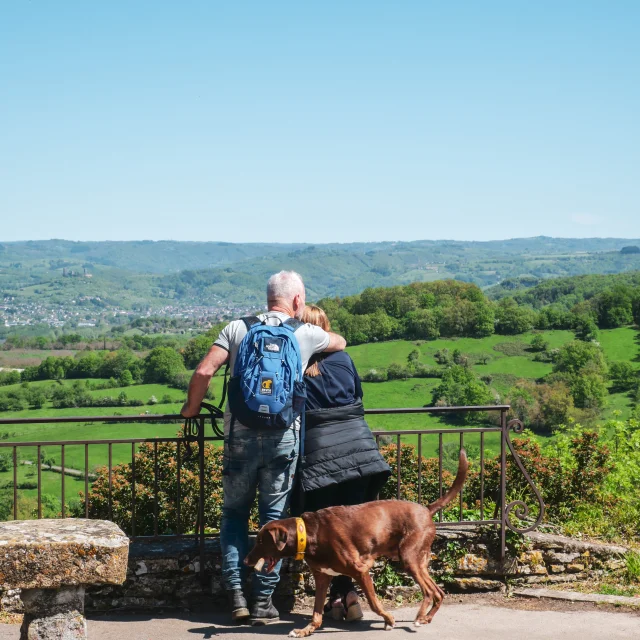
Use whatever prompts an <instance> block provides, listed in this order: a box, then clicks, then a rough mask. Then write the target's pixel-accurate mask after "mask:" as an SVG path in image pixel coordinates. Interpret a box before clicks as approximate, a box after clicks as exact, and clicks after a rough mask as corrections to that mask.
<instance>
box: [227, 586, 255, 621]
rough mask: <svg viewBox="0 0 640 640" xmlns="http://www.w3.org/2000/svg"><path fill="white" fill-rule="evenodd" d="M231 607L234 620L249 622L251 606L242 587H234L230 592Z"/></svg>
mask: <svg viewBox="0 0 640 640" xmlns="http://www.w3.org/2000/svg"><path fill="white" fill-rule="evenodd" d="M227 595H228V597H229V607H230V609H231V619H232V620H233V621H234V622H248V619H249V616H250V615H251V614H250V613H249V608H248V607H247V601H246V599H245V597H244V594H243V593H242V589H234V590H233V591H229V592H228V594H227Z"/></svg>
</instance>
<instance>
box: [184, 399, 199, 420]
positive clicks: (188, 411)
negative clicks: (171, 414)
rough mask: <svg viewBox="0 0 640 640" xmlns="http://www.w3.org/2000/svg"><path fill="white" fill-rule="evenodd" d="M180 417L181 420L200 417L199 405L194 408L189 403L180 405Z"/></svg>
mask: <svg viewBox="0 0 640 640" xmlns="http://www.w3.org/2000/svg"><path fill="white" fill-rule="evenodd" d="M180 415H181V416H182V417H183V418H194V417H195V416H197V415H200V403H198V404H197V405H195V406H191V404H190V403H189V401H187V402H185V403H184V404H183V405H182V409H180Z"/></svg>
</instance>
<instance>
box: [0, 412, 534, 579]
mask: <svg viewBox="0 0 640 640" xmlns="http://www.w3.org/2000/svg"><path fill="white" fill-rule="evenodd" d="M208 409H209V411H207V412H204V413H202V414H201V415H199V416H197V417H196V418H194V419H192V420H189V421H186V423H185V420H184V418H182V417H181V416H180V415H174V414H171V415H155V414H152V415H147V414H145V415H130V416H121V415H116V416H65V417H58V418H50V417H43V418H8V419H7V418H4V419H0V428H1V427H3V426H9V425H12V426H19V425H32V424H48V425H55V424H63V423H111V424H122V423H137V424H144V423H147V424H148V423H156V424H157V423H169V424H171V423H173V424H176V427H177V428H178V425H179V424H184V428H183V430H182V435H181V436H174V437H159V438H114V439H100V440H97V439H80V440H39V441H8V440H0V454H2V452H3V451H6V450H9V451H10V452H11V455H10V464H9V467H10V469H11V477H12V481H10V482H9V484H10V486H11V488H12V504H11V507H10V509H9V517H11V516H12V517H13V518H14V519H18V517H19V492H20V491H21V489H20V488H19V483H18V469H19V465H18V453H19V451H21V450H22V449H25V448H27V449H30V450H31V451H33V450H34V449H35V465H36V467H37V471H36V488H37V493H36V496H37V501H36V504H37V507H36V509H35V513H33V517H37V518H42V517H43V510H42V472H43V471H47V470H49V469H50V468H51V469H55V470H56V471H58V472H59V473H60V492H61V501H60V512H59V515H60V516H61V517H63V518H64V517H67V516H68V513H67V511H68V509H67V506H66V493H65V477H66V476H67V474H69V473H71V472H73V475H75V476H76V478H78V477H80V478H81V479H82V480H83V482H84V492H83V493H84V509H83V512H84V515H85V517H89V516H90V492H89V488H90V484H91V483H92V478H93V477H95V476H94V475H93V471H92V469H91V468H90V450H91V449H90V448H92V447H93V448H95V447H100V446H102V447H106V456H104V458H105V459H103V460H102V462H103V463H104V465H103V466H104V467H105V468H106V473H107V474H108V477H107V478H106V482H107V486H108V512H107V516H108V518H109V519H114V512H113V501H112V496H113V470H114V460H113V450H114V447H116V446H117V447H120V448H121V447H123V446H124V447H127V450H128V451H129V450H130V463H129V462H128V458H129V455H128V454H127V456H126V460H127V461H125V459H123V458H122V456H120V457H119V458H120V460H121V464H122V463H124V464H125V465H126V464H130V467H129V471H130V485H131V486H130V490H131V509H130V527H129V529H130V531H129V533H130V535H131V537H132V538H133V539H140V538H143V539H144V538H160V537H163V538H165V537H179V538H192V539H195V540H197V542H198V544H199V548H200V553H201V555H202V556H203V555H204V545H205V538H206V537H207V536H208V535H213V534H211V533H208V532H207V523H206V521H205V501H206V495H205V484H206V477H205V445H206V444H207V443H216V442H218V443H220V442H221V441H222V440H223V434H222V431H221V429H220V426H219V425H218V423H217V420H216V419H217V418H218V419H219V418H220V415H219V413H216V412H215V411H216V410H214V409H213V408H211V407H208ZM508 410H509V406H508V405H489V406H469V407H421V408H405V409H369V410H367V411H366V414H367V416H387V417H391V416H400V417H401V416H407V415H410V414H435V415H436V416H445V415H447V416H450V415H452V414H457V415H458V416H459V415H468V414H470V413H478V412H482V413H483V414H492V413H493V414H497V416H496V418H497V419H496V420H494V423H493V424H491V423H488V426H487V421H484V423H483V424H482V426H472V425H469V424H463V426H455V425H454V426H451V425H442V426H438V427H437V428H428V429H393V430H374V431H373V434H374V436H375V438H376V441H377V442H378V444H379V446H380V444H385V443H386V444H389V445H390V446H391V447H392V450H391V454H392V455H395V456H396V459H395V476H396V478H395V483H396V484H395V497H397V498H403V497H405V495H406V494H407V492H408V491H409V489H411V490H412V491H413V494H415V496H416V499H417V501H418V502H421V503H424V502H425V500H426V499H427V498H428V497H429V496H427V495H426V493H427V492H426V491H425V478H424V468H423V467H424V465H425V462H426V460H428V458H427V457H425V455H424V454H425V450H426V449H427V448H429V447H430V450H431V452H432V453H435V454H436V455H435V456H432V457H431V460H434V459H436V458H437V461H438V462H437V466H438V470H437V474H438V480H437V492H436V496H435V497H437V496H438V495H442V493H443V491H446V489H447V488H448V487H447V486H446V484H445V483H444V482H443V478H444V472H445V469H444V467H443V454H444V446H445V443H444V440H445V439H447V440H450V441H451V440H452V439H455V440H456V441H457V442H458V443H459V447H460V448H462V447H463V446H465V445H467V443H469V442H470V441H473V440H477V443H478V444H477V445H475V446H477V451H478V455H477V457H476V458H474V465H475V467H477V469H476V471H475V473H476V480H477V483H478V484H479V490H478V495H476V496H474V498H475V503H476V504H477V507H478V508H477V509H475V510H470V509H466V510H465V508H464V507H465V504H466V503H465V498H466V494H465V489H464V488H463V491H462V493H461V494H460V496H459V497H458V498H457V500H456V507H457V517H455V516H456V514H455V509H454V510H453V516H454V519H453V520H452V519H451V518H452V511H451V510H449V511H448V512H443V511H442V510H441V511H440V512H439V513H438V515H437V517H436V526H437V527H443V526H446V527H464V526H468V525H471V524H483V525H494V526H497V527H499V530H500V548H501V556H502V557H503V558H504V556H505V552H506V533H507V530H508V529H510V530H512V531H514V532H517V533H526V532H527V531H531V530H533V529H535V528H536V527H537V526H538V525H539V524H540V522H541V521H542V518H543V516H544V502H543V499H542V496H541V494H540V492H539V490H538V488H537V487H536V486H535V484H534V482H533V481H532V479H531V477H530V476H529V474H528V473H527V470H526V469H525V468H524V465H523V464H522V461H521V460H520V457H519V456H518V454H517V452H516V450H515V449H514V446H513V444H512V442H511V433H512V432H513V433H516V434H518V433H521V432H522V430H523V428H524V427H523V424H522V423H521V422H520V421H518V420H511V421H508V420H507V412H508ZM208 434H210V435H208ZM494 434H495V435H494ZM3 437H5V436H3ZM488 438H493V440H494V442H493V443H492V446H491V447H489V448H490V449H492V450H494V451H495V449H496V448H497V451H495V453H496V456H495V457H490V456H487V450H488V447H487V439H488ZM495 440H497V443H496V442H495ZM162 443H173V444H175V459H176V465H175V473H176V482H175V492H176V495H175V504H176V511H177V516H176V526H175V528H174V530H173V531H171V532H170V533H166V531H163V532H160V531H159V524H158V523H159V515H160V514H159V512H158V509H159V507H158V496H159V477H160V476H161V475H162V474H163V473H166V469H160V468H159V457H158V450H159V449H158V448H159V445H162ZM143 444H147V445H151V450H152V452H153V453H152V455H153V483H152V484H153V488H152V492H153V532H152V533H143V534H142V535H141V534H140V532H139V531H136V502H137V499H138V496H137V493H136V491H137V488H136V452H137V451H138V448H139V447H140V446H141V445H143ZM404 444H412V445H414V447H415V453H416V454H417V458H414V460H416V461H417V469H413V470H410V469H409V470H407V469H406V468H405V469H404V470H403V462H402V457H403V450H404V449H403V445H404ZM496 445H497V447H496ZM196 446H197V470H198V498H197V513H196V518H195V522H193V521H192V522H189V523H184V524H183V519H182V518H181V513H180V509H181V490H182V489H181V485H182V478H181V473H182V467H183V465H184V463H185V461H186V460H189V459H191V460H192V461H193V459H194V458H193V456H194V455H195V454H194V452H193V448H195V447H196ZM394 446H395V451H393V447H394ZM456 446H457V445H456ZM45 447H47V448H49V449H50V448H51V447H60V464H59V465H56V466H55V467H53V465H52V464H51V463H49V464H46V463H45V464H43V462H42V460H41V454H42V451H43V450H44V448H45ZM70 447H80V448H81V450H82V449H83V451H84V461H83V462H84V464H83V465H82V466H83V469H77V468H74V469H71V467H70V466H69V465H68V464H66V463H67V460H66V457H65V454H66V453H67V451H68V450H69V448H70ZM192 447H193V448H192ZM129 448H130V449H129ZM94 450H95V449H94ZM508 454H511V456H512V458H513V461H514V463H515V465H516V468H517V469H518V471H519V472H520V473H521V474H522V477H523V478H524V480H525V483H526V485H527V486H528V487H529V489H530V491H531V497H532V498H533V501H534V503H535V512H534V513H533V515H532V511H531V510H530V507H529V505H528V504H527V503H526V502H525V501H524V499H523V496H518V498H517V499H514V500H512V501H507V495H508V493H507V489H508V487H507V455H508ZM76 460H77V456H76ZM488 460H491V461H492V465H493V468H494V469H495V468H496V464H497V468H498V469H499V481H498V487H497V490H494V491H493V493H492V495H491V496H487V492H486V491H485V488H486V479H487V470H486V463H487V461H488ZM5 462H6V457H5ZM27 463H29V464H33V460H31V461H29V460H28V461H27ZM5 466H6V465H5ZM94 466H95V465H94ZM405 466H406V465H405ZM411 471H413V472H416V473H417V483H416V484H417V486H413V485H411V486H409V484H410V480H408V479H406V476H407V475H408V473H409V472H411ZM454 471H455V470H454ZM403 476H404V479H403ZM493 479H494V480H495V478H493ZM432 493H433V492H432ZM413 494H412V495H413ZM431 497H432V498H433V495H432V496H431ZM488 500H490V501H491V502H492V503H493V514H492V516H491V517H485V516H486V515H487V511H486V507H487V501H488ZM473 511H476V512H478V513H479V517H473ZM470 513H471V517H469V514H470ZM202 559H203V558H202V557H201V562H200V567H204V562H203V561H202Z"/></svg>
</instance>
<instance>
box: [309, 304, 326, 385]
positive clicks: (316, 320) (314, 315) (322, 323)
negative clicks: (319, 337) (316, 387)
mask: <svg viewBox="0 0 640 640" xmlns="http://www.w3.org/2000/svg"><path fill="white" fill-rule="evenodd" d="M302 322H308V323H309V324H315V325H317V326H318V327H320V328H321V329H324V330H325V331H330V330H331V323H330V322H329V318H328V317H327V314H326V313H325V312H324V309H321V308H320V307H318V306H317V305H315V304H308V305H307V306H306V307H305V308H304V312H303V313H302ZM324 358H326V354H324V353H316V354H315V355H313V356H311V359H310V360H309V364H308V365H307V370H306V371H305V372H304V375H305V376H310V377H311V378H315V377H316V376H321V375H322V372H321V371H320V366H319V363H320V360H323V359H324Z"/></svg>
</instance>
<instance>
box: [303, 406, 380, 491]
mask: <svg viewBox="0 0 640 640" xmlns="http://www.w3.org/2000/svg"><path fill="white" fill-rule="evenodd" d="M305 431H306V436H305V445H304V457H303V459H302V463H301V465H300V471H299V473H300V481H301V484H302V489H303V490H304V491H305V492H307V491H314V490H315V489H322V488H324V487H329V486H331V485H335V484H338V483H340V482H346V481H349V480H356V479H358V478H365V477H368V478H370V491H371V493H372V494H373V495H372V496H371V498H370V499H374V498H375V496H376V495H377V493H378V491H379V489H380V488H381V487H382V486H383V485H384V483H385V482H386V481H387V479H388V477H389V476H390V475H391V469H390V468H389V465H388V464H387V463H386V462H385V460H384V458H383V457H382V455H381V454H380V452H379V451H378V447H377V446H376V441H375V439H374V437H373V435H372V433H371V430H370V429H369V425H367V423H366V421H365V419H364V407H363V406H362V401H361V400H358V401H357V402H354V403H353V404H350V405H346V406H343V407H332V408H330V409H315V410H313V411H309V410H307V412H306V414H305ZM373 476H375V478H374V477H373Z"/></svg>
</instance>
